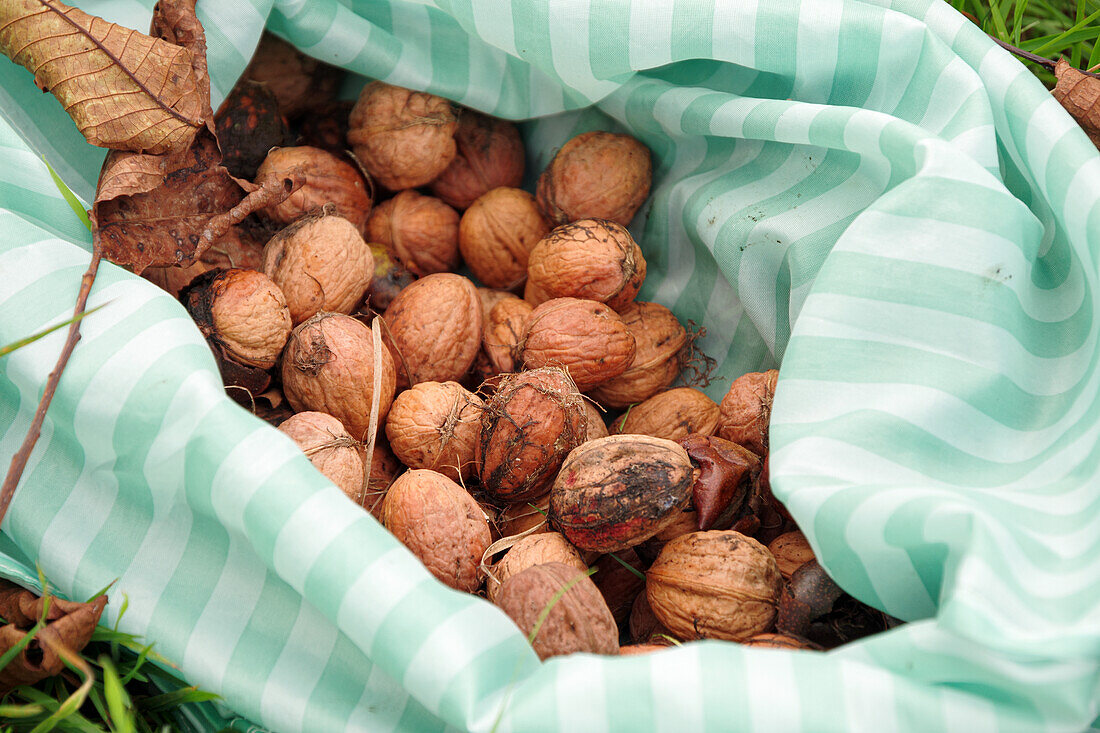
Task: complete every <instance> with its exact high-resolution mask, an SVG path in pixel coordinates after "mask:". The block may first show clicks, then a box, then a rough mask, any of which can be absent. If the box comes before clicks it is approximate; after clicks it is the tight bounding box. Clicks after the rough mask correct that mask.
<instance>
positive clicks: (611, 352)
mask: <svg viewBox="0 0 1100 733" xmlns="http://www.w3.org/2000/svg"><path fill="white" fill-rule="evenodd" d="M634 351H635V345H634V337H633V336H631V335H630V331H629V330H627V328H626V325H625V324H624V323H623V322H622V319H620V318H619V315H618V314H617V313H616V312H615V311H613V310H612V309H611V308H609V307H607V306H606V305H604V304H603V303H597V302H596V301H594V300H580V299H578V298H555V299H554V300H548V301H546V302H545V303H543V304H542V305H540V306H539V307H537V308H535V310H533V311H532V312H531V315H530V317H529V318H528V319H527V330H526V332H525V333H524V337H523V341H522V348H521V358H522V363H523V364H525V365H526V366H527V367H528V368H531V369H537V368H539V367H545V366H559V367H562V368H564V369H565V370H566V371H568V372H569V376H570V377H572V378H573V381H574V382H575V383H576V385H577V389H579V390H581V391H582V392H583V391H586V390H589V389H591V388H592V387H595V386H596V385H598V384H601V383H603V382H606V381H607V380H609V379H613V378H615V377H617V376H619V375H620V374H622V373H623V372H625V371H626V370H627V368H628V367H629V366H630V362H632V361H633V360H634Z"/></svg>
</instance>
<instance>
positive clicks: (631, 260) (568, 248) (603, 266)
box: [527, 219, 646, 311]
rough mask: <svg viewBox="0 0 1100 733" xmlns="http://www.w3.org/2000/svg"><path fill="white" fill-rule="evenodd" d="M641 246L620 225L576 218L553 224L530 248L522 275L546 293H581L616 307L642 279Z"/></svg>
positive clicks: (571, 295) (621, 305) (622, 304)
mask: <svg viewBox="0 0 1100 733" xmlns="http://www.w3.org/2000/svg"><path fill="white" fill-rule="evenodd" d="M645 273H646V262H645V257H643V256H642V250H641V249H640V248H639V247H638V245H637V244H636V243H635V242H634V237H632V236H630V232H628V231H627V230H626V228H625V227H623V226H620V225H619V224H616V223H615V222H613V221H607V220H606V219H582V220H580V221H575V222H572V223H571V224H565V225H563V226H559V227H558V228H557V229H554V230H553V231H552V232H550V233H549V234H547V235H546V236H545V237H543V238H542V239H541V240H540V241H539V242H538V243H537V244H536V245H535V246H534V249H532V250H531V256H530V257H529V258H528V260H527V277H528V279H529V280H530V281H532V282H533V283H534V286H535V287H537V288H538V289H539V290H541V291H542V292H544V293H546V294H547V295H549V296H550V297H552V298H585V299H588V300H597V301H599V302H601V303H606V304H607V305H608V306H609V307H610V308H612V309H614V310H616V311H620V310H622V309H623V308H625V307H626V306H627V304H629V303H630V302H631V301H633V300H634V296H635V295H637V294H638V289H639V288H641V287H642V281H643V280H645Z"/></svg>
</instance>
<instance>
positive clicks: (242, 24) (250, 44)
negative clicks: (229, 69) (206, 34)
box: [203, 0, 264, 61]
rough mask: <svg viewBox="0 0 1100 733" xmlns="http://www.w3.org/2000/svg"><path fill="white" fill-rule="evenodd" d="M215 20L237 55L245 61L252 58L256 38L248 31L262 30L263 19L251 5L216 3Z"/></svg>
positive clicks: (241, 1)
mask: <svg viewBox="0 0 1100 733" xmlns="http://www.w3.org/2000/svg"><path fill="white" fill-rule="evenodd" d="M203 11H206V8H204V9H203ZM206 12H209V11H206ZM216 20H217V22H218V27H219V29H221V30H222V31H223V32H224V36H225V38H226V40H228V41H229V43H230V44H231V45H232V46H233V48H234V49H235V50H236V51H237V53H239V54H240V55H241V57H242V58H244V59H245V60H246V61H247V60H248V59H250V58H252V53H253V51H255V50H256V47H255V39H256V36H255V35H253V33H250V32H249V31H248V29H255V28H262V27H263V24H264V18H263V17H262V16H261V15H260V13H259V11H258V10H256V8H255V7H253V5H252V3H251V2H246V1H245V0H240V1H238V2H229V3H218V6H217V18H216Z"/></svg>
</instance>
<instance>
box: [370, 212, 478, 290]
mask: <svg viewBox="0 0 1100 733" xmlns="http://www.w3.org/2000/svg"><path fill="white" fill-rule="evenodd" d="M367 239H369V240H370V241H372V242H379V243H381V244H384V245H386V247H388V248H389V250H390V251H391V252H393V254H394V256H395V257H397V259H398V260H400V261H401V262H402V263H403V264H404V265H405V267H407V268H409V270H410V271H411V272H412V273H413V274H415V275H417V276H423V275H430V274H431V273H433V272H450V271H451V270H453V269H455V268H456V267H458V264H459V262H460V257H459V251H458V212H457V211H455V210H454V209H452V208H451V207H450V206H448V205H447V204H445V203H443V202H442V201H440V200H439V199H437V198H435V197H433V196H424V195H423V194H420V193H417V192H416V191H402V192H401V193H399V194H397V195H396V196H394V197H393V198H392V199H388V200H386V201H383V202H382V203H380V204H379V205H378V206H377V207H376V208H375V209H374V211H373V212H371V215H370V218H369V219H368V220H367Z"/></svg>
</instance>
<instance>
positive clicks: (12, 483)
mask: <svg viewBox="0 0 1100 733" xmlns="http://www.w3.org/2000/svg"><path fill="white" fill-rule="evenodd" d="M100 255H101V253H100V250H99V247H98V246H95V247H93V249H92V261H91V262H90V263H89V264H88V269H87V271H85V273H84V276H83V277H81V278H80V291H79V292H78V293H77V296H76V308H75V309H74V310H73V318H74V319H75V320H74V321H73V322H72V324H71V325H70V326H69V335H68V337H66V339H65V346H64V347H63V348H62V349H61V355H60V356H58V357H57V363H56V364H55V365H54V368H53V371H52V372H50V376H49V377H48V378H47V379H46V387H45V389H44V390H43V391H42V399H41V400H39V402H38V409H37V410H36V411H35V413H34V420H32V421H31V426H30V428H29V429H28V430H27V436H26V437H25V438H24V439H23V445H21V446H19V450H18V451H16V452H15V455H14V456H12V458H11V466H10V467H9V468H8V475H7V476H6V477H5V478H4V485H3V487H2V488H0V522H3V521H4V515H6V514H7V513H8V507H9V506H11V500H12V497H13V496H14V495H15V487H16V486H18V485H19V479H21V478H22V477H23V469H25V468H26V467H27V461H28V460H29V459H30V456H31V451H33V450H34V445H35V443H37V442H38V436H39V435H40V434H41V433H42V423H43V421H45V419H46V411H47V410H48V409H50V402H51V401H52V400H53V395H54V392H56V391H57V383H58V382H60V381H61V373H62V372H64V371H65V365H66V364H68V363H69V357H70V356H71V355H72V353H73V349H74V348H76V342H77V341H79V340H80V321H81V319H80V318H79V316H80V315H81V314H82V313H83V312H84V306H85V305H87V303H88V295H89V293H91V292H92V283H93V282H95V276H96V273H97V272H98V271H99V260H100Z"/></svg>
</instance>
